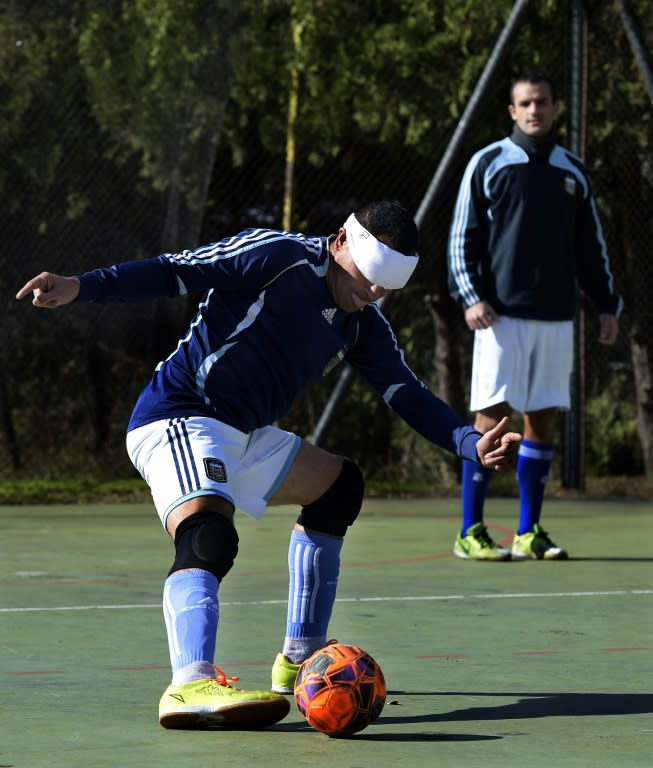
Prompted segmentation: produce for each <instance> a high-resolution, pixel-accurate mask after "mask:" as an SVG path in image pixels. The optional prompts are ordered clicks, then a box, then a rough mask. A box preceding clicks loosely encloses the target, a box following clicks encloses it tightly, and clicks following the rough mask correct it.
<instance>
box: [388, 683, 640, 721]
mask: <svg viewBox="0 0 653 768" xmlns="http://www.w3.org/2000/svg"><path fill="white" fill-rule="evenodd" d="M392 695H393V696H401V695H405V696H433V697H437V698H438V699H441V698H442V697H444V696H479V697H480V696H489V697H492V698H498V697H501V696H509V697H510V698H511V699H514V698H519V701H516V702H512V703H510V704H503V705H499V706H488V707H470V708H466V709H457V710H454V711H453V712H445V713H438V714H432V715H420V716H419V717H416V718H408V719H406V718H402V717H392V716H386V715H385V713H386V712H387V711H388V705H386V708H385V709H384V715H382V718H383V722H385V723H388V724H389V723H405V722H420V723H425V722H426V723H442V722H467V721H469V720H474V721H475V722H479V721H488V720H521V719H526V718H533V717H584V716H590V717H595V716H597V715H641V714H649V713H653V693H506V692H505V691H503V692H501V693H488V692H487V691H486V692H482V693H480V692H478V691H473V692H470V691H464V692H463V691H444V692H442V691H438V692H434V693H413V692H409V691H393V692H392Z"/></svg>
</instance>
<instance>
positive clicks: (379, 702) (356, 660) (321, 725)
mask: <svg viewBox="0 0 653 768" xmlns="http://www.w3.org/2000/svg"><path fill="white" fill-rule="evenodd" d="M385 697H386V686H385V680H384V678H383V672H382V671H381V667H380V666H379V664H378V663H377V662H376V661H375V660H374V659H373V658H372V657H371V656H370V654H369V653H366V652H365V651H363V650H361V649H360V648H358V647H357V646H355V645H348V644H346V643H330V644H329V645H326V646H325V647H324V648H320V650H318V651H316V652H315V653H314V654H313V655H312V656H309V658H308V659H306V661H305V662H304V663H303V664H302V665H301V666H300V668H299V671H298V672H297V679H296V681H295V703H296V704H297V707H298V708H299V711H300V712H301V714H302V716H303V717H304V719H305V720H306V722H307V723H308V724H309V725H310V726H311V727H312V728H315V730H316V731H321V732H322V733H326V734H327V735H328V736H339V737H342V736H351V735H352V734H353V733H357V732H358V731H362V730H363V728H367V726H368V725H369V724H370V723H372V722H374V721H375V720H376V718H377V717H378V716H379V715H380V714H381V711H382V709H383V706H384V704H385Z"/></svg>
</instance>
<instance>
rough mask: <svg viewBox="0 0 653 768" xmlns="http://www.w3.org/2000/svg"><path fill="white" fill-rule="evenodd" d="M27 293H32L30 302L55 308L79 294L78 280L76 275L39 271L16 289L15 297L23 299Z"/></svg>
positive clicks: (37, 305)
mask: <svg viewBox="0 0 653 768" xmlns="http://www.w3.org/2000/svg"><path fill="white" fill-rule="evenodd" d="M28 293H32V294H34V298H33V299H32V304H33V305H34V306H35V307H40V308H41V309H56V308H57V307H60V306H61V305H62V304H70V302H71V301H73V300H74V299H76V298H77V295H78V294H79V280H78V279H77V278H76V277H63V276H62V275H53V274H52V272H41V274H40V275H37V276H36V277H33V278H32V279H31V280H30V281H29V282H27V283H25V285H24V286H23V287H22V288H21V289H20V291H18V293H17V294H16V298H17V299H24V298H25V296H27V294H28Z"/></svg>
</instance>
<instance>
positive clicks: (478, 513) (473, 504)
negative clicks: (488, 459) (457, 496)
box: [460, 460, 493, 536]
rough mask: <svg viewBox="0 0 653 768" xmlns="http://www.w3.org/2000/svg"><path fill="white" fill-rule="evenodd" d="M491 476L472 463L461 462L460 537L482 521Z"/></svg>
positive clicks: (490, 471) (488, 470) (487, 471)
mask: <svg viewBox="0 0 653 768" xmlns="http://www.w3.org/2000/svg"><path fill="white" fill-rule="evenodd" d="M492 474H493V470H491V469H486V468H485V467H482V466H481V465H480V464H476V462H474V461H465V460H463V471H462V478H461V486H462V505H463V524H462V528H461V530H460V533H461V535H462V536H464V535H465V534H466V533H467V529H468V528H471V526H472V525H474V524H475V523H480V522H481V521H482V520H483V505H484V504H485V496H486V495H487V489H488V485H489V484H490V478H491V477H492Z"/></svg>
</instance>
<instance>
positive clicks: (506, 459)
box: [476, 416, 521, 471]
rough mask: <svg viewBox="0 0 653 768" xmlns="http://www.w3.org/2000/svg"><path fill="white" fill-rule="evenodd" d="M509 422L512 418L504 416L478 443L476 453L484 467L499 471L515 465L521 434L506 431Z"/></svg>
mask: <svg viewBox="0 0 653 768" xmlns="http://www.w3.org/2000/svg"><path fill="white" fill-rule="evenodd" d="M509 423H510V419H509V418H508V417H507V416H504V417H503V418H502V419H501V421H500V422H499V423H498V424H497V425H496V427H494V428H493V429H490V430H488V431H487V432H486V433H485V434H484V435H483V436H482V437H481V439H480V440H479V441H478V443H476V453H477V454H478V459H479V461H480V462H481V464H482V465H483V466H484V467H487V468H488V469H495V470H497V471H499V470H502V469H510V468H511V467H514V466H515V463H516V461H517V451H518V449H519V443H520V442H521V435H520V434H518V433H517V432H506V428H507V427H508V424H509Z"/></svg>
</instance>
